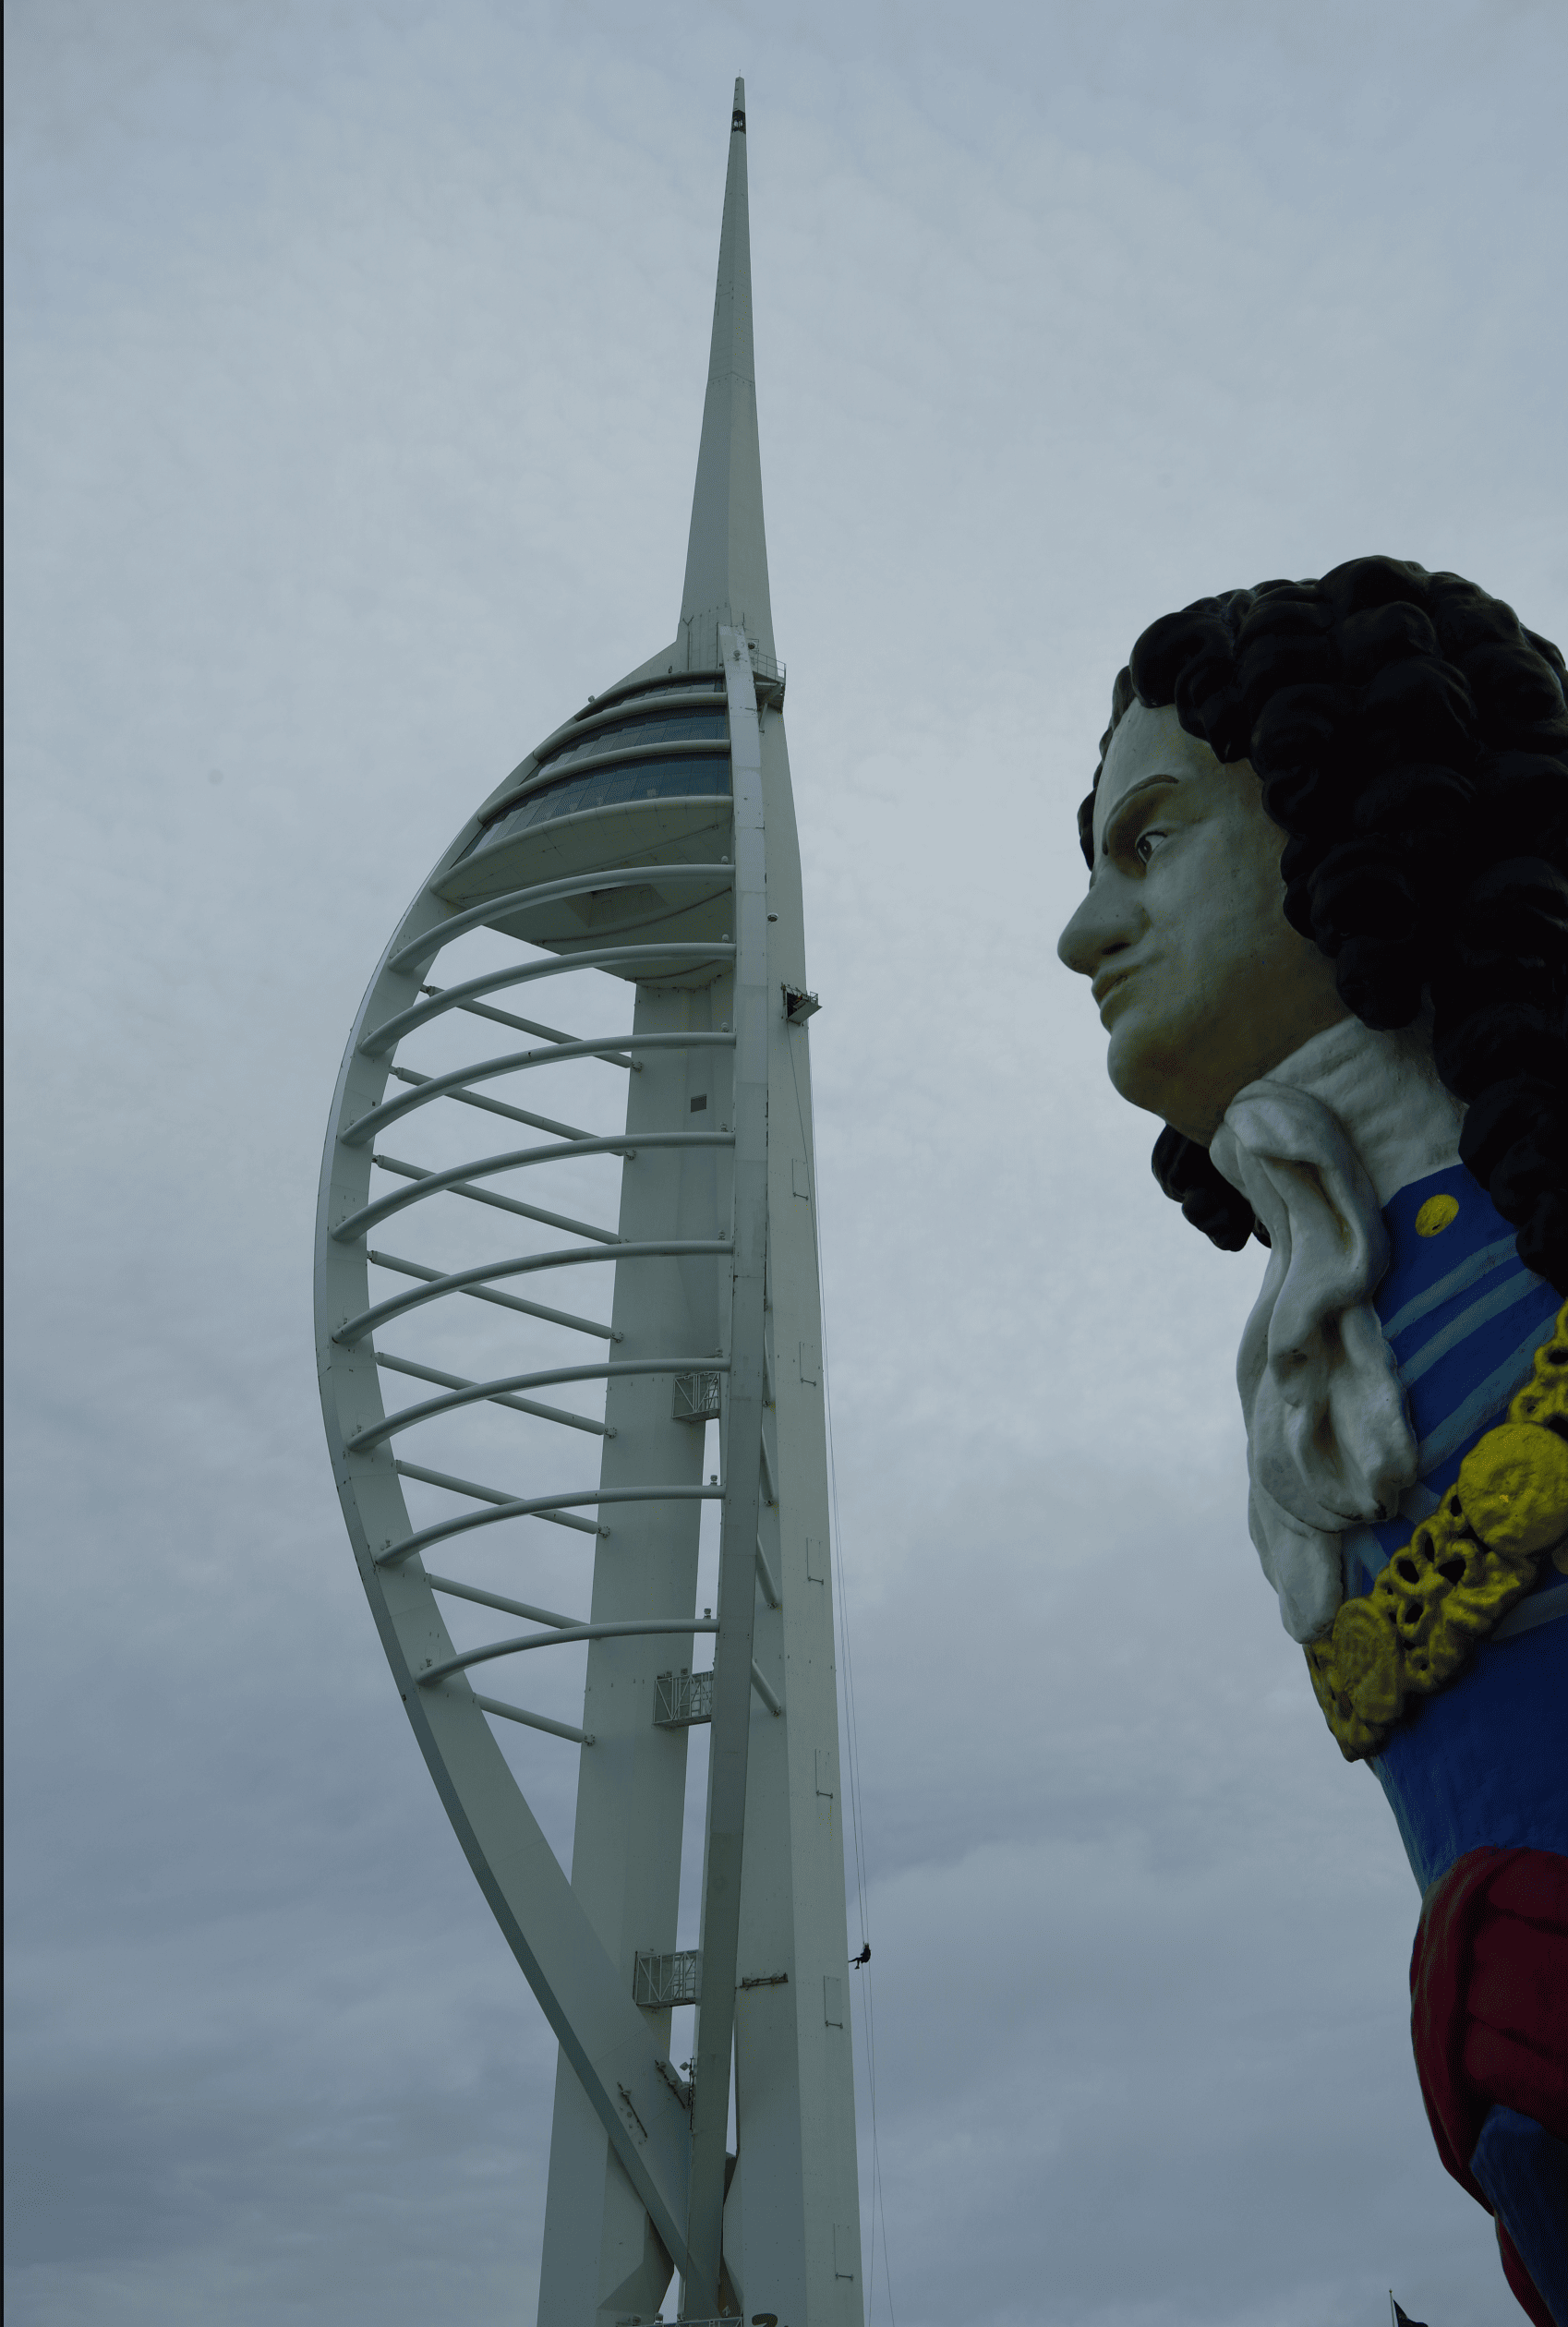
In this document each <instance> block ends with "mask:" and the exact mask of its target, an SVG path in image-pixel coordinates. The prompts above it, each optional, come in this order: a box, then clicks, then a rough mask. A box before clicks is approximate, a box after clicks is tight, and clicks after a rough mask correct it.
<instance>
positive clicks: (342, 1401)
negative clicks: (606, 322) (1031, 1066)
mask: <svg viewBox="0 0 1568 2327" xmlns="http://www.w3.org/2000/svg"><path fill="white" fill-rule="evenodd" d="M475 829H476V821H475V820H474V819H470V820H469V823H468V825H467V826H464V830H463V832H461V833H460V834H459V836H458V838H457V839H456V840H455V841H454V842H453V844H452V848H451V849H450V850H448V851H447V853H446V855H445V857H443V859H442V860H441V862H440V865H438V867H437V871H436V874H435V875H433V876H432V877H433V878H434V877H439V876H440V873H441V871H442V870H443V869H444V867H445V865H446V864H447V863H449V862H451V861H452V859H454V858H455V857H456V856H457V855H458V854H459V853H460V852H461V850H462V849H463V848H464V846H465V845H466V841H467V838H469V837H470V836H471V833H472V832H473V830H475ZM643 877H645V875H644V876H643ZM451 918H452V917H451V916H449V915H448V914H446V913H445V911H444V910H443V909H442V907H441V905H440V900H439V899H437V898H434V897H433V896H432V894H431V892H430V888H429V886H428V884H427V886H425V887H423V888H422V889H421V890H420V892H419V894H418V896H417V897H416V898H415V900H414V903H413V904H412V905H411V906H410V908H409V910H408V911H407V912H406V913H405V914H404V917H403V920H402V922H400V923H399V925H398V927H397V929H396V930H395V932H394V933H393V935H392V939H391V941H390V943H389V944H388V946H387V948H386V951H385V953H384V954H383V956H382V959H381V961H380V964H379V966H378V968H377V971H376V973H375V975H374V977H373V978H372V979H371V981H370V983H369V986H368V989H367V992H366V995H365V997H364V1000H363V1001H362V1002H361V1004H360V1007H359V1009H358V1011H357V1012H356V1016H355V1020H354V1024H353V1027H352V1029H351V1031H350V1033H349V1038H348V1043H347V1046H346V1049H345V1053H344V1061H343V1065H342V1067H341V1068H340V1070H339V1074H338V1079H337V1085H336V1089H335V1091H334V1093H333V1102H332V1115H331V1119H330V1125H329V1130H328V1137H327V1142H326V1150H325V1153H324V1155H323V1159H322V1169H321V1180H320V1194H319V1199H318V1205H317V1229H316V1268H315V1279H316V1288H315V1289H316V1320H317V1358H318V1369H319V1374H320V1387H321V1407H322V1419H323V1422H324V1425H325V1428H326V1433H327V1442H328V1448H329V1451H330V1453H331V1457H332V1469H333V1475H334V1477H335V1478H336V1480H337V1485H338V1493H339V1499H340V1501H341V1502H342V1505H343V1511H344V1522H345V1524H346V1525H347V1528H348V1533H349V1539H350V1542H351V1543H352V1545H353V1548H354V1553H355V1558H356V1562H357V1564H358V1567H359V1571H360V1576H361V1580H362V1582H363V1583H364V1585H365V1591H366V1597H367V1598H368V1601H369V1605H370V1610H371V1614H372V1616H373V1617H374V1620H375V1622H376V1627H377V1630H378V1632H379V1634H380V1639H381V1645H382V1648H383V1650H384V1651H385V1654H386V1657H387V1661H388V1663H389V1665H390V1666H391V1669H392V1677H393V1679H394V1681H395V1682H396V1683H397V1686H398V1689H399V1693H400V1694H401V1695H402V1698H403V1701H404V1706H405V1709H406V1711H407V1713H408V1718H409V1721H410V1724H411V1726H412V1728H413V1730H414V1732H415V1735H416V1738H417V1740H418V1742H419V1746H420V1750H421V1752H422V1753H423V1754H424V1756H425V1760H426V1764H427V1766H428V1769H429V1771H430V1775H431V1778H433V1780H434V1782H435V1785H436V1790H437V1791H438V1793H439V1794H440V1798H441V1802H442V1803H443V1805H444V1807H445V1809H446V1812H447V1815H448V1816H449V1817H450V1819H451V1820H452V1828H453V1831H454V1832H455V1834H456V1835H457V1838H458V1840H459V1842H460V1843H461V1845H462V1847H463V1850H464V1855H465V1856H466V1858H467V1860H468V1863H469V1864H470V1866H471V1867H472V1868H473V1871H474V1875H475V1878H476V1881H477V1882H478V1884H479V1886H480V1888H481V1889H482V1890H483V1892H484V1894H485V1897H486V1899H488V1902H489V1906H490V1909H491V1911H492V1913H493V1914H494V1915H495V1917H496V1920H497V1922H498V1923H500V1925H501V1930H502V1932H503V1933H504V1935H505V1936H506V1939H507V1943H508V1945H509V1946H510V1947H511V1948H512V1950H513V1954H514V1955H515V1957H516V1959H517V1961H518V1963H519V1965H520V1966H521V1968H522V1970H523V1972H524V1974H525V1977H526V1979H527V1981H528V1983H529V1985H530V1986H531V1987H532V1988H533V1990H534V1993H535V1995H536V1996H537V1998H538V2001H539V2004H540V2007H541V2008H542V2009H543V2011H544V2013H545V2015H546V2018H547V2019H548V2020H549V2023H550V2026H551V2028H552V2029H553V2031H554V2032H555V2034H556V2036H557V2038H558V2040H559V2042H560V2044H561V2048H562V2051H563V2053H564V2054H565V2056H566V2057H567V2059H569V2060H570V2062H571V2063H572V2067H573V2071H574V2073H575V2075H576V2076H577V2078H578V2080H579V2081H580V2083H581V2085H582V2087H583V2090H584V2092H585V2095H586V2096H587V2099H588V2102H589V2104H590V2105H591V2107H592V2108H593V2110H594V2113H595V2115H596V2116H597V2118H598V2119H599V2121H600V2123H601V2124H602V2125H603V2127H604V2129H605V2133H606V2135H607V2137H608V2139H609V2142H610V2144H611V2147H612V2148H613V2150H614V2152H615V2154H616V2156H617V2157H618V2158H619V2160H620V2162H621V2165H622V2167H623V2168H624V2170H625V2172H626V2175H627V2176H628V2178H629V2180H630V2181H631V2183H632V2186H633V2188H634V2189H635V2190H636V2192H637V2195H638V2197H639V2199H640V2200H642V2203H643V2204H644V2206H645V2208H646V2209H647V2212H648V2215H649V2219H650V2220H651V2221H652V2222H653V2223H654V2225H655V2226H656V2227H657V2231H658V2235H659V2237H661V2238H662V2240H663V2241H664V2244H665V2246H666V2248H667V2249H669V2253H670V2255H671V2256H672V2257H673V2258H674V2260H675V2261H676V2264H677V2266H678V2267H679V2268H681V2269H682V2270H684V2269H685V2267H686V2262H687V2251H686V2216H687V2211H688V2190H689V2174H690V2150H689V2137H688V2124H687V2119H686V2116H685V2112H684V2110H683V2109H682V2108H681V2104H680V2102H679V2099H678V2098H677V2096H676V2095H675V2094H674V2093H673V2092H671V2091H670V2089H669V2084H668V2083H667V2081H666V2080H665V2078H664V2077H663V2076H662V2075H661V2074H660V2072H659V2068H658V2065H657V2054H656V2051H655V2047H654V2044H653V2042H652V2038H651V2036H650V2033H649V2031H648V2027H647V2024H646V2022H645V2020H644V2018H643V2016H642V2014H641V2013H640V2012H639V2011H638V2009H637V2007H636V2006H635V2004H634V2003H633V2000H632V1997H631V1995H629V1994H628V1993H627V1992H626V1990H625V1987H624V1985H623V1983H622V1982H621V1980H620V1978H619V1976H618V1974H617V1971H616V1968H615V1966H614V1965H613V1964H612V1963H611V1961H610V1959H609V1956H608V1955H607V1953H606V1951H605V1949H604V1947H603V1946H602V1944H601V1943H600V1941H599V1939H598V1936H597V1933H596V1932H595V1930H594V1928H593V1925H592V1923H591V1922H590V1921H589V1919H588V1917H587V1916H586V1915H585V1912H584V1911H583V1909H582V1907H581V1905H580V1903H579V1902H578V1900H577V1899H575V1898H574V1897H573V1892H572V1888H571V1886H570V1884H569V1883H568V1881H567V1879H566V1876H565V1875H564V1874H563V1872H562V1870H561V1864H560V1862H559V1860H558V1859H557V1858H556V1855H555V1853H554V1851H553V1850H551V1848H550V1846H549V1842H548V1841H547V1839H546V1838H545V1836H544V1834H543V1832H542V1831H541V1829H540V1827H539V1826H538V1822H537V1819H536V1818H535V1817H534V1815H533V1813H532V1811H531V1810H530V1809H529V1807H528V1804H527V1803H526V1802H525V1799H524V1797H523V1795H522V1792H521V1791H520V1790H519V1788H518V1785H517V1782H516V1780H515V1778H513V1775H512V1772H511V1770H510V1768H509V1767H508V1766H507V1764H506V1761H505V1759H504V1758H503V1756H502V1754H501V1749H500V1747H499V1745H498V1744H497V1742H496V1741H495V1738H494V1736H493V1735H492V1734H491V1731H490V1730H489V1727H488V1721H487V1718H486V1716H485V1713H484V1711H483V1710H482V1708H481V1707H480V1706H479V1705H478V1704H477V1703H476V1701H475V1698H474V1694H473V1692H472V1691H471V1690H470V1689H469V1688H468V1687H467V1684H466V1682H460V1683H458V1684H456V1685H453V1686H450V1687H446V1688H443V1689H440V1690H438V1691H434V1692H429V1693H427V1692H424V1691H422V1690H420V1688H419V1687H418V1686H417V1683H416V1678H415V1671H414V1667H415V1664H416V1662H417V1663H428V1662H429V1661H431V1660H432V1658H437V1657H440V1656H451V1655H452V1654H454V1653H455V1651H454V1647H453V1644H452V1639H451V1636H450V1634H448V1632H447V1630H446V1626H445V1624H444V1622H442V1620H441V1617H440V1611H439V1610H438V1608H437V1606H436V1601H435V1598H434V1595H433V1593H432V1592H431V1590H430V1587H429V1585H428V1583H427V1582H426V1581H425V1579H424V1577H423V1576H422V1575H421V1574H420V1573H418V1572H417V1570H416V1569H415V1568H410V1567H408V1566H406V1565H404V1564H401V1563H396V1564H392V1565H390V1566H386V1567H379V1566H378V1563H377V1561H376V1557H375V1552H374V1549H373V1548H372V1546H373V1543H374V1542H376V1541H378V1540H379V1541H380V1542H382V1543H391V1542H393V1541H395V1540H396V1539H397V1538H398V1537H408V1536H409V1534H410V1533H411V1529H410V1524H409V1514H408V1510H407V1506H406V1504H405V1502H404V1497H403V1491H402V1488H401V1485H400V1483H399V1478H398V1475H397V1473H396V1471H395V1469H394V1468H393V1467H392V1465H390V1464H389V1463H387V1462H385V1461H384V1460H380V1461H377V1460H375V1459H372V1460H369V1461H359V1462H356V1461H355V1460H354V1459H353V1458H352V1457H351V1456H350V1455H349V1454H348V1453H347V1451H346V1446H345V1441H346V1440H347V1438H348V1437H349V1436H350V1435H351V1434H352V1433H353V1431H354V1430H355V1429H358V1428H362V1427H364V1426H366V1425H373V1424H374V1423H376V1422H378V1421H380V1420H382V1419H384V1415H385V1409H384V1407H383V1405H382V1403H381V1397H380V1375H379V1371H378V1368H377V1366H376V1362H375V1353H374V1351H373V1349H371V1348H370V1347H368V1345H366V1344H364V1343H363V1342H361V1343H359V1344H354V1345H344V1344H342V1343H339V1342H338V1341H336V1340H335V1339H334V1338H333V1333H332V1324H333V1322H334V1320H337V1319H339V1318H342V1317H344V1316H345V1315H353V1314H355V1313H356V1312H358V1311H362V1310H363V1309H364V1308H366V1307H367V1305H368V1289H369V1287H368V1269H369V1263H368V1255H367V1253H366V1251H365V1248H363V1246H354V1245H343V1244H339V1243H337V1242H336V1241H335V1240H334V1239H333V1238H332V1235H331V1226H332V1222H333V1220H334V1218H335V1219H342V1218H343V1217H344V1215H345V1214H346V1213H347V1212H351V1211H353V1210H355V1209H356V1208H357V1207H358V1206H360V1205H363V1204H364V1202H365V1201H366V1200H367V1197H368V1192H369V1174H370V1169H371V1161H370V1152H369V1149H368V1147H363V1148H357V1149H356V1148H349V1147H346V1146H345V1145H344V1142H343V1140H342V1138H341V1132H342V1130H343V1128H344V1127H345V1126H346V1125H347V1124H348V1123H349V1122H350V1121H351V1120H353V1119H354V1118H355V1117H356V1116H358V1115H362V1114H363V1113H364V1112H365V1111H366V1110H367V1109H368V1108H369V1107H373V1106H375V1105H376V1104H377V1103H378V1102H379V1101H380V1098H381V1095H382V1093H383V1092H384V1091H385V1088H386V1082H387V1076H388V1071H389V1069H388V1067H387V1065H386V1063H385V1061H383V1060H377V1059H371V1058H368V1057H366V1056H365V1055H363V1053H362V1052H361V1050H360V1042H361V1038H362V1036H363V1033H364V1030H365V1028H366V1025H367V1023H368V1022H371V1014H372V1012H374V1016H375V1019H377V1020H380V1019H385V1018H387V1017H389V1016H391V1015H392V1014H394V1013H396V1012H398V1011H401V1010H406V1009H408V1008H410V1007H413V1006H414V1005H415V1004H416V1002H417V1000H418V985H417V981H416V977H415V976H413V975H411V974H410V973H409V969H408V967H407V966H398V962H399V957H400V955H401V956H404V957H408V956H409V951H410V947H411V946H412V947H413V949H414V953H415V954H416V956H417V957H418V958H420V959H423V960H426V961H428V960H429V959H431V958H432V957H433V955H434V954H436V953H437V952H439V951H440V948H441V946H442V945H443V944H444V943H445V942H446V938H445V935H444V934H443V928H444V925H445V924H446V923H447V922H449V920H450V919H451ZM427 941H428V942H427Z"/></svg>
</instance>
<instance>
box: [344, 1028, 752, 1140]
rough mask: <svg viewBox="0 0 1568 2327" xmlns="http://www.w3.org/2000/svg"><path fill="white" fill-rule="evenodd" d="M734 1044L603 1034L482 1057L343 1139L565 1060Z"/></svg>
mask: <svg viewBox="0 0 1568 2327" xmlns="http://www.w3.org/2000/svg"><path fill="white" fill-rule="evenodd" d="M733 1040H734V1038H733V1036H732V1035H729V1034H682V1035H671V1034H602V1035H597V1036H593V1037H590V1038H589V1039H588V1040H586V1041H585V1042H580V1043H543V1044H542V1045H541V1046H540V1047H539V1048H538V1049H537V1050H526V1051H507V1052H505V1053H503V1054H502V1055H500V1056H499V1057H496V1058H481V1059H479V1060H477V1061H476V1063H475V1065H473V1066H472V1067H453V1068H452V1072H451V1073H450V1074H449V1075H432V1076H430V1078H429V1079H428V1081H424V1082H421V1083H419V1084H418V1085H417V1086H416V1088H415V1089H414V1090H413V1091H410V1092H409V1093H408V1094H407V1096H406V1097H405V1098H403V1099H389V1100H387V1101H385V1102H384V1103H383V1104H382V1105H380V1106H379V1107H372V1108H371V1109H370V1110H369V1112H368V1114H366V1115H359V1116H356V1119H355V1121H354V1122H352V1123H350V1124H346V1125H345V1126H344V1128H343V1129H342V1130H341V1131H340V1132H339V1133H338V1137H339V1139H342V1140H343V1142H344V1146H345V1147H358V1146H360V1145H361V1144H362V1143H363V1142H364V1141H365V1140H366V1139H368V1138H369V1137H370V1135H371V1133H372V1132H374V1131H379V1130H380V1128H381V1127H382V1126H383V1125H384V1124H388V1123H397V1122H399V1121H401V1120H402V1118H403V1116H404V1115H412V1113H413V1112H414V1110H415V1109H416V1107H428V1105H429V1104H430V1102H431V1101H432V1100H433V1099H444V1098H445V1097H446V1096H447V1095H448V1093H449V1092H451V1091H463V1090H465V1089H466V1088H467V1086H468V1085H469V1084H470V1083H476V1082H494V1081H495V1080H496V1079H498V1077H500V1076H501V1075H520V1074H523V1073H524V1072H525V1070H526V1069H527V1068H528V1067H558V1066H560V1064H561V1061H562V1059H567V1058H603V1057H606V1056H608V1055H611V1054H612V1053H614V1052H616V1051H624V1050H688V1049H690V1048H692V1047H693V1046H694V1045H701V1044H709V1045H711V1046H712V1047H713V1048H715V1049H717V1050H729V1049H730V1047H731V1044H732V1043H733Z"/></svg>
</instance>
